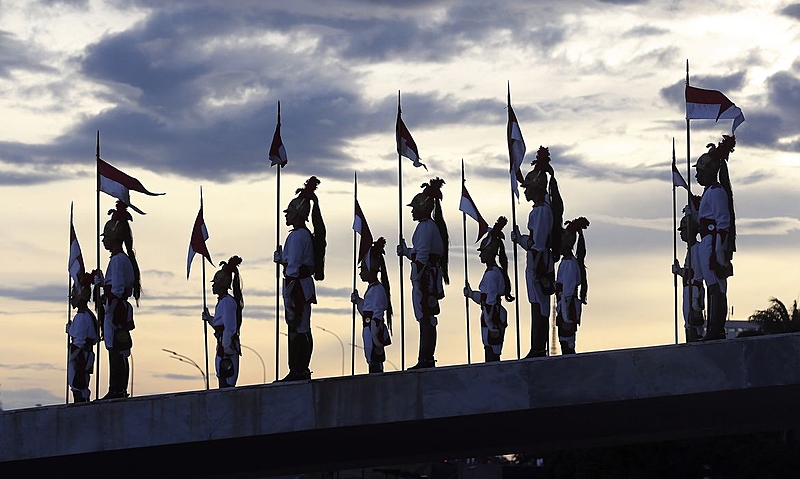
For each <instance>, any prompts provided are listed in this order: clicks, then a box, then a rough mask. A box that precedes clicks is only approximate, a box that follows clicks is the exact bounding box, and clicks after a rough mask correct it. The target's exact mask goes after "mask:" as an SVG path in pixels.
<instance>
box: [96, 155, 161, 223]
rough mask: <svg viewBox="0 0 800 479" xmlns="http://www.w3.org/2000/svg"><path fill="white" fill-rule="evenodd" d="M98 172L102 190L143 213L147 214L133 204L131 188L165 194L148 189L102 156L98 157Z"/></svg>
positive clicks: (145, 192)
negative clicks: (101, 157)
mask: <svg viewBox="0 0 800 479" xmlns="http://www.w3.org/2000/svg"><path fill="white" fill-rule="evenodd" d="M97 173H98V175H100V191H102V192H103V193H106V194H108V195H111V196H113V197H114V198H117V199H118V200H120V201H122V202H123V203H125V204H126V205H128V206H129V207H130V208H131V209H132V210H134V211H135V212H137V213H139V214H141V215H143V214H145V213H144V211H142V210H140V209H139V208H137V207H136V206H134V205H132V204H131V197H130V196H131V195H130V190H133V191H138V192H139V193H144V194H146V195H148V196H161V195H163V194H164V193H152V192H150V191H148V190H147V188H145V187H144V186H143V185H142V183H141V182H140V181H139V180H137V179H136V178H134V177H132V176H130V175H127V174H125V173H123V172H122V171H120V170H118V169H116V168H114V167H113V166H111V165H110V164H108V163H106V162H105V161H103V160H102V159H100V158H97Z"/></svg>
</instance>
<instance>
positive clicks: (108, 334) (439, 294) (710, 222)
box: [67, 136, 735, 402]
mask: <svg viewBox="0 0 800 479" xmlns="http://www.w3.org/2000/svg"><path fill="white" fill-rule="evenodd" d="M734 144H735V139H734V138H733V137H727V136H726V137H724V140H723V142H721V143H720V145H719V147H712V148H711V149H710V150H709V152H708V153H705V154H703V155H702V156H701V157H700V158H699V159H698V161H697V164H696V165H695V166H696V168H697V175H696V176H697V179H698V182H699V183H700V184H701V185H703V186H704V187H705V191H704V193H703V195H702V197H697V198H695V201H697V204H696V205H695V206H694V207H691V206H690V207H687V209H686V210H685V212H686V217H685V218H684V220H683V221H682V222H681V228H679V229H680V230H681V233H682V235H681V237H682V238H683V239H684V241H686V242H687V245H688V246H689V248H688V250H687V251H688V252H687V263H686V264H685V265H684V267H681V266H680V265H679V264H678V263H677V260H676V262H675V265H673V274H676V275H680V276H682V277H683V278H684V285H685V291H684V293H685V294H684V305H685V306H684V313H685V318H686V329H687V339H689V340H694V339H700V337H701V336H703V334H704V332H705V334H704V337H703V339H706V340H710V339H719V338H722V337H724V321H725V311H726V309H727V306H726V296H725V291H726V284H727V280H726V278H727V277H729V276H731V275H732V266H731V261H730V260H731V257H732V245H733V239H734V237H735V229H734V225H733V214H732V211H733V208H732V206H733V203H732V194H731V193H730V183H729V180H728V175H727V159H728V155H729V153H730V152H731V151H733V145H734ZM532 165H533V168H532V170H531V171H530V172H529V173H528V174H527V175H525V177H524V178H523V179H522V181H521V182H520V185H521V186H522V187H523V188H524V196H525V199H526V200H527V201H528V202H530V203H532V207H531V210H530V212H529V214H528V222H527V225H526V226H527V228H526V229H527V232H526V233H522V232H521V231H520V230H519V228H518V227H517V226H516V225H515V226H514V228H513V229H512V231H511V232H510V239H511V241H512V242H513V243H514V244H515V245H517V246H518V247H519V248H521V249H522V250H524V251H525V253H526V266H525V282H526V285H527V297H528V301H529V303H530V307H531V348H530V352H528V354H527V355H526V356H525V358H534V357H541V356H545V355H547V342H548V329H549V305H550V302H551V298H552V295H554V294H555V295H556V299H557V303H556V326H557V328H558V341H559V344H560V347H561V351H562V353H563V354H574V353H575V340H576V333H577V330H578V326H579V325H580V323H581V313H582V308H583V305H585V304H586V293H587V287H588V283H587V275H586V265H585V262H584V260H585V257H586V245H585V240H584V230H585V229H586V228H588V226H589V221H588V220H587V219H586V218H584V217H578V218H576V219H574V220H570V221H563V211H564V204H563V200H562V198H561V194H560V192H559V188H558V183H557V181H556V178H555V175H554V172H553V168H552V166H551V165H550V153H549V150H548V149H547V148H545V147H540V148H539V150H538V151H537V154H536V159H535V160H534V161H533V162H532ZM720 171H722V172H723V173H724V174H721V175H720V176H721V177H723V184H720V181H719V180H718V178H717V175H718V173H719V172H720ZM319 184H320V181H319V179H317V178H316V177H313V176H312V177H311V178H309V179H308V180H307V181H306V182H305V185H304V186H303V187H302V188H299V189H297V191H296V197H295V198H293V199H292V200H291V201H290V202H289V204H288V206H287V208H286V209H285V210H284V214H285V221H286V225H287V226H290V227H291V228H292V229H291V231H290V232H289V233H288V235H287V237H286V240H285V244H284V246H283V247H282V248H281V247H279V248H278V249H277V250H276V251H275V253H274V257H273V260H274V261H275V263H277V264H280V265H282V266H283V277H284V278H283V290H282V293H283V301H284V315H285V321H286V323H287V325H288V331H289V332H288V363H289V364H288V366H289V373H288V374H287V375H286V376H285V377H284V378H282V379H281V381H295V380H304V379H310V378H311V374H312V373H311V370H310V368H309V366H310V362H311V356H312V352H313V345H314V343H313V337H312V334H311V312H312V304H316V302H317V298H316V292H315V283H316V281H321V280H323V279H324V277H325V273H324V265H325V249H326V229H325V224H324V221H323V219H322V214H321V211H320V206H319V201H318V199H317V196H316V193H315V191H316V189H317V187H318V185H319ZM443 185H444V181H443V180H442V179H440V178H434V179H431V180H430V181H429V182H427V183H425V184H423V185H422V191H421V192H419V193H418V194H416V195H415V196H414V197H413V199H412V200H411V202H410V203H409V204H408V205H407V206H409V207H410V208H411V217H412V219H413V220H414V221H415V222H416V223H417V224H416V227H415V229H414V234H413V236H412V239H411V245H410V246H409V245H407V244H406V242H405V240H403V239H402V238H401V241H400V244H399V245H397V247H396V254H397V256H398V257H402V258H406V259H408V260H409V261H410V264H411V274H410V279H411V287H412V293H411V301H412V305H413V311H414V317H415V319H416V320H417V323H418V325H419V353H418V361H417V363H416V365H414V366H412V367H411V368H410V369H420V368H432V367H435V364H436V360H435V357H434V354H435V350H436V342H437V329H436V328H437V325H438V319H437V317H438V315H439V314H440V300H441V299H442V298H444V294H445V288H444V286H445V285H446V284H449V274H448V245H449V234H448V231H447V225H446V224H445V221H444V216H443V214H442V206H441V201H442V186H443ZM109 215H110V216H111V218H110V219H109V220H108V222H107V223H106V224H105V227H104V229H103V234H102V237H103V239H102V243H103V246H104V248H105V249H106V250H108V251H109V253H110V254H111V258H110V260H109V262H108V266H107V269H106V272H105V274H103V273H102V271H99V270H95V271H92V272H91V273H83V274H81V275H80V277H79V281H78V282H76V284H75V287H74V289H73V292H72V294H71V297H70V304H71V305H72V307H73V308H75V309H76V310H77V312H76V314H75V316H74V319H73V320H72V321H71V322H70V323H69V324H68V325H67V332H68V334H69V336H70V357H69V362H68V382H69V386H70V388H71V390H72V392H73V396H74V401H75V402H85V401H88V400H89V397H90V391H89V379H90V374H91V372H92V368H93V363H94V352H93V346H94V344H96V343H97V342H98V340H99V338H98V334H97V331H98V330H100V331H101V333H102V338H103V340H104V343H105V346H106V349H107V350H108V357H109V388H108V394H106V395H105V396H104V397H103V398H102V399H115V398H125V397H127V396H128V392H127V384H128V378H129V365H128V358H129V356H130V351H131V347H132V345H133V341H132V339H131V334H130V332H131V331H132V330H133V329H134V327H135V325H134V321H133V307H132V305H131V304H130V303H129V299H130V297H133V298H134V300H135V301H136V302H137V305H138V300H139V292H140V289H141V288H140V272H139V267H138V264H137V261H136V256H135V253H134V249H133V235H132V232H131V228H130V224H129V223H130V222H131V221H132V217H131V215H130V213H128V211H127V205H126V204H125V203H123V202H121V201H118V202H117V204H116V208H115V209H113V210H110V211H109ZM309 215H310V216H311V223H312V228H313V232H312V231H311V230H310V229H309V228H308V226H307V223H308V220H309ZM507 223H508V221H507V219H506V218H505V217H502V216H501V217H499V218H498V219H497V221H496V222H495V224H494V226H493V227H492V228H490V229H489V230H488V232H487V233H486V234H485V235H484V236H483V237H482V238H481V239H480V243H479V247H478V253H479V255H480V260H481V263H483V264H484V265H485V266H486V268H485V271H484V272H483V276H482V277H481V280H480V282H479V284H478V289H472V287H471V286H470V284H469V281H468V280H467V281H465V286H464V288H463V295H464V296H465V297H466V298H469V299H470V300H472V301H474V302H475V303H477V304H479V305H480V310H481V338H482V342H483V345H484V352H485V360H486V361H487V362H488V361H499V360H500V355H501V353H502V348H503V340H504V337H505V331H506V328H507V326H508V314H507V311H506V309H505V307H504V306H503V300H505V301H506V302H510V301H514V299H515V298H514V297H513V296H512V295H511V281H510V279H509V275H508V258H507V255H506V251H505V247H504V241H503V240H504V239H505V233H504V232H503V229H504V228H505V227H506V226H507ZM698 228H699V232H700V235H701V242H700V243H699V244H698V245H695V242H696V241H695V240H696V233H697V230H698ZM123 247H124V248H123ZM385 250H386V240H385V239H384V238H383V237H380V238H378V239H377V241H375V242H373V243H371V244H369V245H367V248H365V250H364V251H363V254H359V258H360V263H359V277H360V279H361V280H362V281H363V282H364V283H366V285H367V286H366V290H365V292H364V294H363V296H361V294H360V293H359V292H358V290H355V291H353V292H352V294H351V297H350V300H351V302H352V303H353V304H354V305H355V306H356V308H357V309H358V312H359V313H360V315H361V318H362V324H363V332H362V335H363V342H364V352H365V356H366V362H367V363H368V364H369V372H370V373H380V372H382V371H383V363H384V362H385V360H386V352H385V348H386V347H387V346H389V345H390V344H391V342H392V339H391V333H390V331H391V321H392V304H391V291H390V285H389V278H388V275H387V271H386V262H385V254H386V251H385ZM692 262H694V264H695V265H696V268H692V266H691V265H692ZM241 263H242V259H241V258H240V257H238V256H233V257H231V258H230V259H229V260H228V261H224V262H222V263H221V264H220V268H219V270H218V271H217V272H216V273H215V274H214V277H213V279H212V291H213V293H214V294H215V295H217V298H218V300H217V304H216V307H215V310H214V313H213V314H212V313H211V312H209V311H208V310H207V309H206V310H204V311H203V313H202V319H203V321H206V322H207V323H208V325H209V326H210V327H211V328H213V331H214V336H215V337H216V340H217V348H216V358H215V369H216V376H217V378H218V380H219V387H220V388H226V387H233V386H235V385H236V381H237V378H238V374H239V356H240V355H241V350H242V346H241V342H240V340H239V333H240V329H241V324H242V311H243V308H244V299H243V295H242V287H241V279H240V275H239V266H240V265H241ZM556 263H558V269H557V271H556V267H555V265H556ZM703 284H705V285H706V287H707V289H708V298H709V306H708V324H707V328H704V318H703V314H702V309H703V307H704V305H703V304H702V303H703V292H702V288H703ZM93 285H94V286H95V296H96V297H97V295H98V294H99V290H102V300H100V301H98V303H99V304H100V305H101V308H99V313H100V317H101V318H102V319H103V320H102V322H101V323H100V326H101V327H100V328H98V327H97V325H98V324H97V323H98V322H97V318H96V317H95V315H94V314H93V313H92V311H91V310H90V309H89V307H88V302H89V300H90V298H91V294H92V286H93ZM698 311H699V313H698Z"/></svg>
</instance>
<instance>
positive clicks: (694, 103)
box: [685, 85, 744, 134]
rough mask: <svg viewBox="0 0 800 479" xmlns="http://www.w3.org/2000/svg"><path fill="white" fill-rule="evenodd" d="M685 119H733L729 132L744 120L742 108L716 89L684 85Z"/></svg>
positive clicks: (734, 129) (732, 131)
mask: <svg viewBox="0 0 800 479" xmlns="http://www.w3.org/2000/svg"><path fill="white" fill-rule="evenodd" d="M685 96H686V119H687V120H715V121H719V120H720V119H723V120H733V125H732V126H731V134H733V133H734V132H735V131H736V128H737V127H738V126H739V125H741V124H742V123H743V122H744V113H742V109H741V108H739V107H738V106H736V105H734V104H733V102H732V101H730V100H729V99H728V97H726V96H725V95H723V94H722V93H721V92H719V91H717V90H704V89H702V88H695V87H693V86H689V85H686V93H685Z"/></svg>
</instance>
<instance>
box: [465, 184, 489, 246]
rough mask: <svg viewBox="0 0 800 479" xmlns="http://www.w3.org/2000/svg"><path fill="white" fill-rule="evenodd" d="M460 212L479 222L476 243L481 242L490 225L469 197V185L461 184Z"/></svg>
mask: <svg viewBox="0 0 800 479" xmlns="http://www.w3.org/2000/svg"><path fill="white" fill-rule="evenodd" d="M458 210H459V211H461V212H463V213H465V214H466V215H467V216H469V217H470V218H472V219H473V220H475V221H477V222H478V239H477V240H475V242H478V241H480V239H481V238H483V235H485V234H486V232H487V231H489V224H488V223H487V222H486V220H485V219H483V216H481V214H480V212H479V211H478V207H477V206H476V205H475V202H474V201H473V200H472V197H471V196H470V195H469V191H467V185H466V184H464V183H462V184H461V203H460V204H459V205H458Z"/></svg>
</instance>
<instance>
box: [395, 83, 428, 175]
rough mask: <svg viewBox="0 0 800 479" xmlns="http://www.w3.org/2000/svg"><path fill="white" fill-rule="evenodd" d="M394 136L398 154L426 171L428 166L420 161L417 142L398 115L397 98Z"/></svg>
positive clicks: (398, 104) (398, 100) (398, 103)
mask: <svg viewBox="0 0 800 479" xmlns="http://www.w3.org/2000/svg"><path fill="white" fill-rule="evenodd" d="M395 136H396V138H397V153H398V154H399V155H400V156H405V157H406V158H408V159H409V160H411V161H412V162H413V163H414V167H415V168H419V167H420V166H421V167H423V168H425V171H428V167H427V166H425V163H422V162H421V161H419V160H420V158H419V151H418V150H417V144H416V143H415V142H414V139H413V138H412V137H411V133H410V132H409V131H408V128H406V124H405V123H404V122H403V118H402V117H401V116H400V99H399V98H398V99H397V125H396V131H395Z"/></svg>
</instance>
